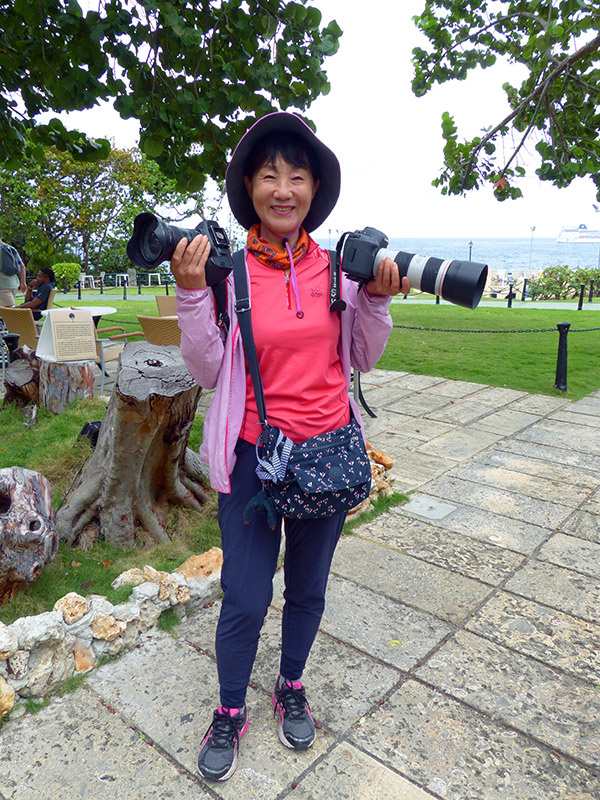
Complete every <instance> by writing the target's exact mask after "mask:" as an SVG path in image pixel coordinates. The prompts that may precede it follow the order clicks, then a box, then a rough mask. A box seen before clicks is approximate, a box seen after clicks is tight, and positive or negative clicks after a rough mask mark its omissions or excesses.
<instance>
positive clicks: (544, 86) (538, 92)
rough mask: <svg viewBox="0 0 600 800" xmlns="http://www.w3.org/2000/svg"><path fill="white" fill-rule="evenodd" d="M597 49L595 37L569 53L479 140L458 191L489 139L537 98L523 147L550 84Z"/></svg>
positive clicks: (463, 186) (598, 42) (463, 184)
mask: <svg viewBox="0 0 600 800" xmlns="http://www.w3.org/2000/svg"><path fill="white" fill-rule="evenodd" d="M598 49H600V36H596V37H595V38H594V39H592V40H591V41H589V42H588V43H587V44H585V45H584V46H583V47H580V48H579V50H576V51H575V52H574V53H571V55H570V56H568V57H567V58H566V59H564V61H562V62H560V64H558V65H557V67H556V68H555V69H554V70H553V71H552V72H551V73H550V74H549V75H548V76H547V77H546V78H545V79H544V80H543V81H542V82H541V83H539V84H538V85H537V86H536V88H535V89H534V90H533V91H532V92H531V93H530V94H529V95H527V97H525V98H524V99H523V100H522V101H521V102H520V103H519V105H518V106H517V108H515V109H513V111H512V112H511V113H510V114H508V115H507V116H506V117H505V118H504V119H503V120H502V121H501V122H499V123H498V124H497V125H496V126H495V127H494V128H492V130H491V131H489V132H488V133H486V135H485V136H484V137H483V138H482V139H481V141H480V142H479V144H477V145H476V146H475V147H474V148H473V151H472V152H471V157H470V159H469V163H468V165H467V169H466V171H465V174H464V176H463V180H462V183H461V187H460V191H461V192H462V191H464V188H465V185H466V182H467V180H468V178H469V175H470V174H471V172H472V171H473V165H474V163H475V160H476V158H477V157H478V155H479V153H480V152H481V150H482V149H483V148H484V147H485V145H486V144H487V143H488V142H489V141H490V140H491V139H493V137H494V136H496V134H497V133H498V132H499V131H500V130H502V128H504V127H505V126H506V125H508V123H509V122H512V120H514V119H515V118H516V117H518V116H519V114H520V113H521V112H522V111H523V109H524V108H526V107H527V106H528V105H530V104H531V103H532V102H533V100H535V99H536V98H538V103H537V105H536V109H535V112H534V115H533V117H532V123H531V124H530V126H529V127H528V129H527V132H526V134H525V136H524V137H523V139H522V140H521V142H520V144H519V147H518V148H517V151H518V150H520V149H521V147H522V146H523V144H524V143H525V139H526V138H527V136H529V134H530V133H531V129H532V127H533V120H534V119H535V117H536V114H537V111H538V109H539V105H540V102H541V100H542V99H543V97H545V96H546V93H547V91H548V87H549V86H550V84H551V83H553V82H554V81H555V80H556V78H558V76H559V75H560V74H561V73H562V72H564V71H565V70H566V69H568V68H569V67H570V66H571V65H572V64H574V63H575V62H577V61H579V60H580V59H581V58H584V57H585V56H586V55H590V54H591V53H594V52H596V51H597V50H598ZM517 151H515V153H513V155H512V156H511V158H510V160H509V161H508V163H507V164H506V165H505V166H504V167H503V168H502V172H501V175H503V174H504V172H505V171H506V169H507V168H508V165H509V164H510V163H511V162H512V160H513V158H514V157H515V155H516V152H517Z"/></svg>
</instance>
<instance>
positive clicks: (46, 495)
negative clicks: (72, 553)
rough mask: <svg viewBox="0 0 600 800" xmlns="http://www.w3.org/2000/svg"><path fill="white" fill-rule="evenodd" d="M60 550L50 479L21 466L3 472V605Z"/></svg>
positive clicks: (0, 598)
mask: <svg viewBox="0 0 600 800" xmlns="http://www.w3.org/2000/svg"><path fill="white" fill-rule="evenodd" d="M57 547H58V536H57V533H56V527H55V525H54V521H53V513H52V490H51V489H50V483H49V482H48V480H47V479H46V478H45V477H44V476H43V475H41V474H40V473H39V472H34V471H33V470H30V469H23V468H22V467H8V468H7V469H0V603H7V602H8V601H9V600H10V599H11V597H13V595H14V594H15V593H16V592H17V591H18V590H19V589H21V588H23V586H25V584H26V583H31V582H32V581H34V580H35V579H36V578H37V577H38V576H39V574H40V572H41V571H42V568H43V566H44V565H45V564H48V563H49V562H50V561H52V559H53V558H54V556H55V555H56V549H57Z"/></svg>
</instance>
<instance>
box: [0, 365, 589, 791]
mask: <svg viewBox="0 0 600 800" xmlns="http://www.w3.org/2000/svg"><path fill="white" fill-rule="evenodd" d="M363 388H364V392H365V397H366V399H367V402H368V403H369V405H370V406H371V407H372V408H374V409H376V411H377V414H378V416H377V418H376V419H373V420H371V419H368V420H367V423H366V426H367V430H368V436H369V439H370V441H371V443H372V444H373V445H374V446H376V447H378V448H380V449H382V450H385V451H386V452H388V453H390V454H391V455H393V456H394V457H395V458H396V459H397V461H396V465H395V467H394V469H393V475H394V477H395V479H396V488H397V489H398V490H400V491H405V492H409V491H410V492H412V495H411V500H410V502H409V503H408V504H407V505H405V506H403V507H398V508H395V509H394V510H392V511H390V512H388V513H387V514H385V515H382V516H381V517H379V518H378V519H377V520H376V521H375V522H372V523H370V524H364V525H363V526H361V527H360V528H359V529H358V532H357V533H356V534H355V535H353V536H350V537H348V538H345V539H343V540H342V541H341V543H340V545H339V548H338V551H337V554H336V557H335V561H334V565H333V572H332V576H331V580H330V585H329V590H328V605H327V610H326V613H325V616H324V619H323V622H322V625H321V630H320V632H319V634H318V636H317V640H316V643H315V647H314V650H313V654H312V656H311V659H310V662H309V665H308V667H307V670H306V673H305V682H306V684H307V686H308V687H309V696H310V699H311V704H312V708H313V711H314V715H315V718H316V720H317V721H318V723H319V724H320V726H321V729H320V731H319V734H318V738H317V741H316V743H315V745H314V747H313V748H312V749H311V750H309V751H306V752H293V751H290V750H286V749H285V748H283V747H282V746H281V745H280V744H279V741H278V738H277V732H276V724H275V721H274V719H273V714H272V710H271V707H270V691H271V688H272V683H273V679H274V675H275V673H276V671H277V663H278V655H277V649H278V628H279V624H280V615H281V606H282V596H281V589H282V576H281V574H278V575H277V576H276V591H275V598H274V601H273V605H272V608H271V610H270V612H269V614H268V617H267V621H266V625H265V629H264V633H263V636H262V638H261V643H260V648H259V653H258V658H257V661H256V666H255V670H254V673H253V676H252V684H251V688H250V691H249V695H248V704H249V712H250V718H251V722H250V728H249V730H248V734H247V735H246V737H245V739H244V740H243V742H242V747H241V754H240V760H239V767H238V771H237V772H236V774H235V775H234V777H233V778H232V779H231V780H229V781H227V782H225V783H218V784H208V783H205V782H203V781H202V780H201V779H200V778H199V777H198V776H197V774H196V771H195V764H196V757H197V751H198V747H199V744H200V741H201V739H202V736H203V734H204V731H205V729H206V726H207V725H208V722H209V719H210V716H211V712H212V708H213V705H214V703H215V698H216V695H217V677H216V666H215V658H214V649H213V638H214V627H215V622H216V619H217V615H218V611H219V609H218V603H216V604H215V605H213V606H212V607H210V608H207V609H205V610H203V611H202V612H201V613H199V614H197V615H196V616H194V617H192V618H189V619H188V620H187V621H185V622H184V623H183V624H182V625H181V626H179V628H178V629H177V631H176V634H175V635H170V634H165V633H155V634H153V635H150V636H148V637H147V638H146V640H145V641H144V643H143V645H141V646H140V647H138V648H137V649H135V650H133V651H131V652H129V653H127V654H125V655H123V656H122V657H121V658H119V659H118V660H116V661H114V662H112V663H109V664H106V665H105V666H103V667H100V668H99V669H98V670H96V671H95V672H93V673H91V674H90V675H89V676H88V680H87V685H86V686H84V687H82V688H80V689H79V690H78V691H76V692H75V693H74V694H70V695H65V696H62V697H58V698H55V699H53V700H52V702H51V704H50V705H49V706H48V707H46V708H45V709H43V710H42V711H40V712H39V713H37V714H35V715H32V716H25V717H23V718H21V719H14V720H9V721H8V722H7V723H6V724H5V725H4V726H3V727H2V728H1V729H0V798H1V799H2V800H33V799H34V798H36V799H37V798H43V800H80V799H81V800H109V799H110V800H113V798H114V800H117V798H118V799H119V800H121V799H122V798H132V800H133V798H135V800H167V799H168V798H173V799H174V800H191V799H192V798H194V800H202V799H203V798H223V799H224V800H233V798H245V800H283V798H293V800H371V799H373V800H429V799H430V798H438V800H439V799H443V800H500V799H502V800H559V799H560V800H567V798H568V799H569V800H595V799H596V800H597V798H599V797H600V777H599V771H598V768H599V766H600V721H599V720H600V620H599V613H598V609H599V607H600V528H599V519H600V488H599V487H600V392H597V393H595V394H594V395H592V396H590V397H587V398H585V399H584V400H581V401H579V402H577V403H568V402H566V401H565V400H564V399H562V398H560V397H543V396H533V395H528V394H525V393H523V392H517V391H512V390H507V389H495V388H492V387H487V386H482V385H479V384H474V383H463V382H457V381H447V380H442V379H437V378H429V377H422V376H414V375H409V374H404V373H392V372H383V371H375V372H373V373H371V374H369V375H367V376H363Z"/></svg>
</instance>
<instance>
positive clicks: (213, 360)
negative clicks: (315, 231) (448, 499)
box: [176, 246, 392, 493]
mask: <svg viewBox="0 0 600 800" xmlns="http://www.w3.org/2000/svg"><path fill="white" fill-rule="evenodd" d="M304 258H326V259H328V258H329V255H328V253H327V251H326V250H322V249H321V248H320V247H318V246H315V247H314V248H311V249H310V250H309V252H308V253H307V254H306V255H305V256H304ZM227 283H228V292H227V293H228V313H229V319H230V321H231V325H230V328H229V333H228V335H227V337H225V336H224V334H223V332H222V330H221V329H220V328H218V327H217V325H216V324H215V314H214V301H213V294H212V290H211V289H197V290H186V289H180V288H179V287H177V289H176V294H177V315H178V317H179V327H180V328H181V353H182V355H183V359H184V361H185V363H186V365H187V368H188V369H189V371H190V373H191V374H192V376H193V377H194V378H195V379H196V381H198V383H199V385H200V386H202V388H203V389H215V394H214V397H213V400H212V402H211V404H210V407H209V409H208V412H207V414H206V419H205V421H204V439H203V442H202V446H201V448H200V457H201V458H202V460H203V461H205V462H207V463H208V464H209V467H210V483H211V486H212V487H213V489H216V490H217V491H219V492H225V493H229V492H230V491H231V486H230V482H229V475H230V474H231V472H232V470H233V468H234V466H235V460H236V456H235V453H234V450H235V446H236V443H237V440H238V435H239V432H240V429H241V426H242V418H243V415H244V405H245V399H246V373H245V360H244V350H243V345H242V337H241V334H240V329H239V324H238V319H237V315H236V313H235V311H234V303H235V295H234V287H233V274H231V275H229V277H228V279H227ZM248 285H250V279H248ZM342 297H343V299H344V300H345V301H346V309H345V311H342V312H341V333H340V341H339V344H338V348H339V353H340V359H341V364H342V369H343V371H344V376H345V377H346V381H347V384H348V387H350V374H351V370H352V368H354V369H356V370H358V371H359V372H369V371H370V370H371V369H373V367H374V366H375V364H376V363H377V361H378V360H379V358H380V357H381V355H382V353H383V351H384V350H385V346H386V344H387V340H388V336H389V334H390V330H391V329H392V320H391V317H390V315H389V313H388V309H389V306H390V302H391V298H390V297H383V296H382V297H373V296H371V295H369V294H368V293H367V292H366V291H365V290H362V291H361V292H358V285H357V284H356V283H354V282H353V281H350V280H348V279H347V278H346V276H345V275H343V276H342ZM350 403H351V405H352V407H353V410H354V413H355V415H356V418H357V419H358V420H360V413H359V412H358V408H357V406H356V403H355V402H354V399H353V398H352V397H350Z"/></svg>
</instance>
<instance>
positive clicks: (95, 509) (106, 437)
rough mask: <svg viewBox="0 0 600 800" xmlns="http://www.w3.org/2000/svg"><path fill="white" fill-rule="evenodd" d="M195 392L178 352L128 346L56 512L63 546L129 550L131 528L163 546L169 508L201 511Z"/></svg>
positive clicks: (135, 344)
mask: <svg viewBox="0 0 600 800" xmlns="http://www.w3.org/2000/svg"><path fill="white" fill-rule="evenodd" d="M201 391H202V390H201V388H200V387H199V386H198V385H197V383H196V382H195V381H194V379H193V378H192V376H191V375H190V373H189V372H188V371H187V368H186V366H185V364H184V362H183V359H182V357H181V351H180V349H179V348H178V347H173V346H171V347H163V346H161V345H152V344H149V343H148V342H130V343H129V344H128V345H127V347H126V348H125V349H124V350H123V352H122V353H121V356H120V359H119V371H118V373H117V380H116V383H115V391H114V393H113V395H112V397H111V399H110V402H109V404H108V408H107V410H106V415H105V417H104V421H103V423H102V427H101V429H100V434H99V436H98V442H97V444H96V448H95V450H94V452H93V454H92V455H91V457H90V459H89V460H88V462H87V463H86V465H85V468H84V469H83V471H82V473H81V475H80V477H79V478H78V480H77V483H76V485H75V487H74V489H73V491H72V493H71V495H70V496H69V498H68V502H67V503H66V504H65V505H64V506H63V507H62V508H61V509H60V511H58V513H57V515H56V523H57V527H58V531H59V535H60V538H61V539H62V540H63V541H66V542H67V543H68V544H74V545H78V544H83V542H84V541H85V540H86V538H87V537H88V536H90V535H91V538H93V537H94V535H95V536H96V537H97V536H101V537H103V538H105V539H106V540H108V541H111V542H113V543H114V544H117V545H120V546H123V547H132V546H133V545H134V544H135V536H136V527H137V528H140V529H142V530H143V531H145V532H146V534H147V535H149V536H150V537H151V538H152V539H154V540H155V541H158V542H162V541H166V540H168V534H167V532H166V531H165V528H164V525H165V522H166V519H167V516H168V513H169V511H170V509H171V507H172V506H173V505H183V506H186V507H188V508H196V509H199V508H200V507H201V504H202V503H203V502H205V501H206V499H207V495H206V492H205V491H204V488H203V483H205V480H206V468H205V467H204V465H203V464H202V463H201V462H200V459H199V456H198V455H197V454H196V453H194V452H193V451H192V450H190V449H189V448H188V447H187V442H188V437H189V433H190V429H191V427H192V423H193V421H194V415H195V413H196V407H197V405H198V399H199V397H200V393H201Z"/></svg>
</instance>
